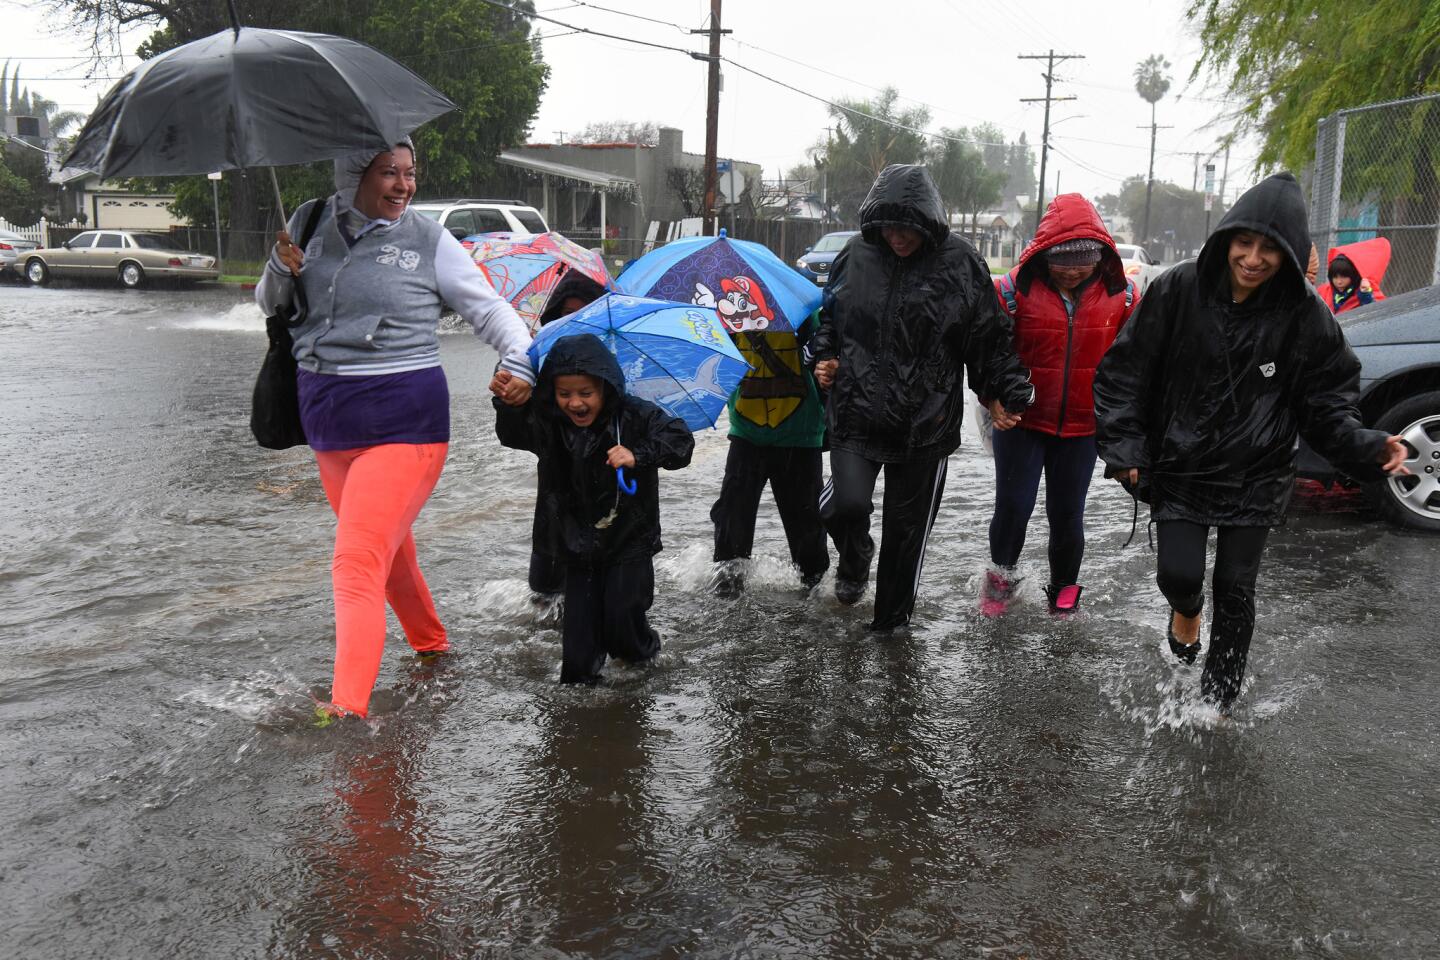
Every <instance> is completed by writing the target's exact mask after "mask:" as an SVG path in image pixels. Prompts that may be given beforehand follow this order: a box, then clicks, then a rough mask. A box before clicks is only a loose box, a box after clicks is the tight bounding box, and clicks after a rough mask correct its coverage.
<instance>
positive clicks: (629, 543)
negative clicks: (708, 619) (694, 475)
mask: <svg viewBox="0 0 1440 960" xmlns="http://www.w3.org/2000/svg"><path fill="white" fill-rule="evenodd" d="M504 377H505V374H504V373H503V371H502V372H501V373H499V374H497V375H496V381H497V382H495V383H492V385H491V389H492V391H493V390H495V389H496V388H497V387H500V388H503V386H504ZM494 402H495V410H496V414H495V433H496V434H497V435H498V436H499V438H500V442H501V443H502V444H503V445H505V446H507V447H513V448H515V449H517V450H529V451H530V452H532V453H534V454H535V455H536V456H537V457H539V458H540V489H539V508H538V510H537V516H536V520H537V523H536V525H535V535H536V537H537V540H536V542H535V544H534V548H535V550H537V551H541V552H544V553H546V554H548V555H550V556H556V557H560V558H561V559H562V560H563V561H564V564H565V626H564V640H563V648H564V652H563V660H562V664H561V669H560V682H561V683H594V682H595V681H597V680H599V679H600V670H601V668H602V667H604V665H605V659H606V657H607V656H613V657H617V658H619V659H621V660H626V661H629V662H632V663H638V662H643V661H646V660H649V659H651V658H652V657H654V656H655V655H656V654H657V653H659V652H660V638H659V636H658V635H657V634H656V633H655V631H654V630H652V629H651V628H650V624H649V622H648V621H647V620H646V617H645V612H646V611H647V610H649V609H650V605H651V603H653V602H654V599H655V566H654V559H653V558H654V556H655V554H657V553H659V552H660V548H661V544H660V495H659V469H660V468H662V467H663V468H664V469H666V470H678V469H680V468H681V467H684V466H686V465H687V464H689V462H690V454H691V452H692V451H693V450H694V449H695V441H694V439H693V438H692V437H691V436H690V430H689V429H688V428H687V427H686V426H685V423H684V421H683V420H679V419H677V418H675V417H672V416H670V415H669V414H668V413H666V412H665V411H663V410H661V409H660V408H659V407H657V406H656V405H655V404H653V403H650V402H649V401H648V400H642V399H640V398H639V397H631V396H626V395H625V378H624V376H623V375H622V374H621V372H620V365H619V364H618V363H617V362H616V361H615V357H614V356H613V355H612V354H611V353H610V351H609V350H607V349H606V348H605V345H604V344H603V343H601V342H600V340H599V338H597V337H594V336H592V335H590V334H583V335H579V336H572V337H563V338H561V339H560V340H559V341H557V342H556V343H555V345H554V346H553V347H552V348H551V350H550V353H549V355H548V356H547V357H546V358H545V361H544V365H543V367H542V368H541V373H540V377H539V380H538V381H537V383H536V386H535V390H534V392H533V393H532V395H531V398H530V400H529V402H527V403H526V404H524V405H523V406H507V405H505V404H504V403H502V401H501V400H500V398H499V397H498V396H497V397H496V399H495V401H494ZM622 467H623V468H624V470H625V476H626V478H627V480H629V481H633V483H634V484H635V492H634V493H633V494H627V493H623V492H622V491H621V490H620V488H619V478H618V477H617V475H616V469H617V468H622ZM542 515H543V518H544V522H543V523H541V522H539V521H540V520H541V517H542ZM542 538H543V539H544V540H545V541H547V542H544V543H542V542H540V540H541V539H542Z"/></svg>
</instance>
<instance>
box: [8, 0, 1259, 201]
mask: <svg viewBox="0 0 1440 960" xmlns="http://www.w3.org/2000/svg"><path fill="white" fill-rule="evenodd" d="M597 2H600V5H601V7H604V8H609V9H608V10H607V9H601V8H600V7H597V6H595V5H593V4H589V3H584V4H574V3H569V2H567V0H538V2H537V4H536V6H537V9H538V10H539V12H541V13H543V14H545V15H547V16H551V17H554V18H555V19H556V20H561V21H564V22H566V23H567V24H573V25H575V26H577V27H585V28H588V29H591V30H597V31H603V32H606V33H612V34H619V35H623V36H627V37H633V38H637V39H641V40H646V41H649V42H652V43H657V44H662V45H665V46H673V47H679V48H682V49H686V50H701V51H703V50H704V49H705V48H706V43H707V40H706V38H705V37H704V36H698V35H697V36H691V35H690V34H689V32H688V31H689V30H690V29H692V28H701V27H704V26H705V25H706V23H707V20H708V17H709V9H710V4H709V0H597ZM239 4H240V6H241V8H242V9H243V8H244V0H239ZM37 6H38V5H37V4H34V3H18V2H16V0H0V19H3V21H4V22H5V24H6V29H5V31H4V39H0V61H4V60H7V59H8V60H12V61H15V62H17V63H18V64H19V65H20V69H21V74H22V79H23V81H24V82H25V83H27V84H28V85H29V86H30V87H31V88H32V89H34V90H37V91H39V92H40V93H42V94H43V95H45V96H46V97H48V98H50V99H52V100H58V101H60V102H61V103H62V104H63V105H65V107H66V108H67V109H79V110H87V109H89V108H91V107H93V106H94V103H95V98H96V97H97V95H99V94H100V93H103V91H104V89H106V88H107V87H108V86H109V85H110V82H111V81H109V80H100V81H85V80H84V79H83V73H84V71H83V67H82V61H81V60H80V59H77V58H79V57H80V56H81V55H82V54H83V51H84V44H83V41H82V38H79V37H74V36H66V35H64V34H63V33H59V34H57V33H55V32H53V30H52V28H51V27H50V26H49V25H48V24H47V22H46V21H45V19H44V18H43V16H42V15H41V12H40V11H38V10H37V9H35V8H36V7H37ZM1184 7H1185V0H1152V2H1145V0H1129V2H1127V3H1124V4H1098V3H1086V2H1076V0H1063V2H1059V0H894V2H890V3H888V4H886V3H858V2H855V0H828V2H824V0H816V2H809V3H800V2H795V0H725V2H724V12H723V23H722V25H723V26H725V27H726V28H728V29H732V30H734V33H733V34H732V35H731V36H730V37H729V38H727V39H726V40H725V41H724V42H723V43H722V47H721V52H722V54H723V55H724V56H726V57H728V58H730V59H731V60H734V61H735V62H736V63H737V64H743V65H744V66H745V67H748V68H751V69H752V70H754V71H758V72H759V73H762V74H765V75H767V76H768V77H771V78H773V80H774V81H779V82H780V83H783V84H788V85H789V87H793V88H795V89H793V90H792V89H787V88H786V87H785V86H781V85H780V84H779V83H775V82H772V81H771V80H766V79H762V78H761V77H759V76H755V75H754V74H752V73H748V72H746V71H745V70H742V69H740V68H739V67H737V66H735V65H730V64H727V65H724V67H723V72H724V92H723V94H722V95H721V106H720V153H721V155H722V156H733V157H735V158H737V159H740V160H747V161H751V162H755V163H759V164H761V165H762V166H763V167H764V169H765V175H766V176H767V177H776V176H779V175H780V173H781V171H783V170H784V169H787V168H789V167H790V166H792V165H794V164H796V163H799V162H802V161H803V160H804V159H805V153H806V149H807V148H808V147H809V146H811V145H812V144H814V143H815V142H816V141H817V140H820V139H823V138H824V136H825V132H824V130H825V127H826V126H827V125H828V124H830V123H833V121H832V120H831V119H830V118H829V115H828V113H827V108H826V106H825V104H824V103H821V102H819V100H817V99H814V98H812V96H807V95H806V94H810V95H813V97H818V98H824V99H830V100H833V99H836V98H837V97H846V98H852V99H854V98H869V97H872V96H874V95H875V94H876V93H877V92H878V90H879V89H880V88H882V87H884V86H887V85H888V86H894V87H896V88H897V89H898V90H899V92H900V95H901V97H902V98H904V99H903V100H902V104H903V105H906V106H913V105H916V104H923V105H925V106H927V107H928V108H929V110H930V115H931V121H930V129H932V130H938V128H939V127H941V126H945V127H960V126H971V125H974V124H976V123H980V122H984V121H989V122H992V123H995V124H998V125H999V126H1000V127H1001V128H1002V129H1003V130H1004V131H1005V134H1006V136H1007V137H1008V138H1010V139H1014V138H1015V137H1018V136H1019V135H1020V133H1021V132H1025V133H1026V134H1028V137H1029V140H1030V142H1031V143H1033V144H1036V145H1037V146H1038V143H1039V140H1040V132H1041V127H1042V122H1043V111H1044V105H1043V104H1039V103H1033V104H1029V103H1021V102H1020V99H1021V98H1022V97H1043V96H1044V93H1045V81H1044V79H1043V78H1042V73H1043V71H1044V62H1043V61H1035V60H1020V59H1018V58H1017V55H1019V54H1043V53H1045V52H1047V51H1048V50H1050V49H1052V48H1053V49H1054V50H1055V51H1056V52H1057V53H1065V54H1081V55H1083V56H1084V58H1085V59H1082V60H1068V61H1065V62H1064V63H1062V64H1059V65H1058V66H1057V68H1056V76H1057V79H1058V82H1057V83H1056V86H1055V94H1056V95H1057V96H1074V97H1076V98H1077V99H1075V100H1073V101H1067V102H1062V103H1056V104H1055V105H1054V106H1053V108H1052V114H1051V123H1052V126H1053V128H1054V130H1053V133H1052V137H1051V142H1052V144H1053V146H1054V148H1055V149H1054V150H1053V151H1052V153H1051V156H1050V161H1049V166H1048V171H1047V176H1046V180H1047V190H1046V194H1047V195H1049V194H1052V193H1053V192H1054V189H1055V182H1056V176H1057V175H1058V176H1059V181H1060V189H1061V190H1062V191H1065V192H1068V191H1072V190H1079V191H1080V192H1082V193H1085V194H1087V195H1090V196H1096V195H1099V194H1103V193H1109V192H1113V191H1114V190H1116V189H1117V188H1118V186H1119V184H1120V181H1122V180H1123V179H1124V178H1125V177H1126V176H1129V175H1132V174H1141V175H1143V174H1144V173H1145V168H1146V162H1147V160H1148V153H1149V130H1148V123H1149V120H1150V111H1149V105H1148V104H1147V103H1146V102H1145V101H1143V100H1141V99H1140V97H1139V96H1138V95H1137V94H1136V93H1135V89H1134V78H1133V73H1134V69H1135V66H1136V64H1137V63H1138V62H1139V61H1141V60H1143V59H1144V58H1145V57H1147V56H1149V55H1150V54H1152V53H1158V54H1161V55H1162V56H1164V57H1166V58H1167V59H1169V60H1170V62H1171V63H1172V64H1173V69H1172V71H1171V72H1172V76H1173V78H1174V83H1173V84H1172V86H1171V89H1170V92H1169V93H1168V94H1167V95H1166V97H1165V98H1164V99H1163V100H1161V101H1160V104H1159V108H1158V111H1157V122H1158V123H1160V124H1162V125H1167V126H1169V127H1170V129H1162V130H1160V132H1159V140H1158V148H1157V152H1156V158H1155V174H1156V177H1157V179H1168V180H1171V181H1173V182H1175V183H1178V184H1180V185H1182V186H1185V187H1189V186H1190V184H1191V181H1192V176H1193V171H1194V169H1195V167H1196V157H1195V151H1199V153H1200V157H1199V163H1200V164H1201V179H1202V180H1203V163H1204V161H1205V158H1206V156H1207V155H1209V154H1210V153H1211V152H1212V151H1213V150H1214V149H1215V143H1216V140H1217V139H1218V138H1219V136H1220V135H1221V134H1223V133H1224V132H1225V131H1226V130H1228V126H1226V125H1225V124H1223V123H1221V124H1218V125H1213V124H1214V121H1215V120H1216V117H1217V115H1218V114H1220V113H1221V112H1222V111H1223V110H1225V108H1226V106H1227V105H1226V104H1225V103H1222V102H1220V101H1218V100H1217V99H1214V98H1217V97H1219V96H1220V95H1221V94H1220V92H1219V91H1218V90H1215V89H1213V88H1207V87H1205V86H1204V85H1203V84H1202V83H1196V84H1189V83H1188V82H1187V78H1188V76H1189V73H1190V69H1191V67H1192V66H1193V64H1194V62H1195V60H1196V57H1197V56H1198V53H1199V50H1200V46H1201V39H1200V38H1199V37H1198V36H1197V35H1196V34H1195V32H1194V31H1193V30H1192V29H1191V28H1190V26H1189V25H1188V24H1187V23H1186V22H1185V20H1184ZM610 11H623V12H624V13H615V12H610ZM1121 11H1123V13H1122V12H1121ZM625 14H629V15H625ZM643 18H651V19H650V20H647V19H643ZM652 20H653V21H663V22H651V21H652ZM537 27H538V32H539V33H540V35H541V36H542V37H548V38H549V39H547V40H545V41H544V56H545V60H546V61H547V62H548V63H549V64H550V67H551V74H550V85H549V89H548V90H547V91H546V92H545V95H544V98H543V100H542V102H541V105H540V112H539V115H538V116H537V117H536V120H535V124H534V126H533V128H532V132H531V137H530V139H531V141H532V142H554V141H555V140H557V139H558V138H559V137H560V136H561V135H562V134H564V135H573V134H574V133H575V132H576V131H579V130H580V129H581V128H583V127H584V126H585V124H586V123H588V122H590V121H592V120H607V119H624V120H653V121H656V122H658V123H661V124H665V125H670V126H675V127H679V128H681V129H682V130H684V132H685V146H686V148H687V149H688V150H691V151H694V152H697V153H698V152H701V151H703V149H704V144H705V70H706V67H705V64H704V63H702V62H700V61H697V60H694V59H691V58H689V57H688V56H685V55H683V54H681V53H678V52H674V51H671V50H662V49H654V48H647V47H642V46H637V45H634V44H630V43H625V42H621V41H617V40H609V39H604V38H601V37H597V36H594V35H590V34H584V33H570V32H569V31H568V30H567V28H566V27H564V26H561V25H559V24H556V23H546V22H538V23H537ZM148 32H149V31H148V29H142V30H139V31H137V32H135V33H133V34H132V35H131V37H130V38H129V39H128V40H127V44H126V52H127V53H131V52H133V50H134V48H135V46H136V44H137V43H138V42H139V40H140V39H143V37H144V36H145V35H146V34H147V33H148ZM135 62H136V61H135V59H134V57H133V56H129V57H127V58H126V59H125V60H124V65H125V67H129V66H133V65H134V63H135ZM119 72H120V70H119V68H118V66H117V67H116V68H115V69H112V70H110V71H107V73H108V74H111V75H113V74H117V73H119ZM797 91H803V92H797ZM1141 127H1145V129H1140V128H1141ZM1254 154H1255V147H1254V144H1253V142H1242V144H1241V145H1240V146H1239V147H1238V148H1237V149H1236V150H1234V151H1232V154H1231V157H1230V182H1229V187H1230V189H1229V191H1228V192H1229V193H1230V194H1231V196H1233V195H1234V194H1235V193H1237V192H1238V191H1239V190H1242V189H1244V187H1245V186H1247V185H1249V184H1250V183H1251V182H1253V180H1254V176H1253V172H1252V170H1251V162H1252V161H1253V158H1254ZM1215 163H1216V164H1217V167H1219V166H1221V165H1222V163H1223V157H1222V156H1217V157H1215ZM1218 176H1219V173H1218V170H1217V177H1218Z"/></svg>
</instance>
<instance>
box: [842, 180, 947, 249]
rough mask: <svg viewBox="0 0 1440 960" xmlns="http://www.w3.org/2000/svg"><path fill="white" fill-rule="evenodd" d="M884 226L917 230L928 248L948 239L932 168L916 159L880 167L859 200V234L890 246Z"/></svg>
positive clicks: (923, 244)
mask: <svg viewBox="0 0 1440 960" xmlns="http://www.w3.org/2000/svg"><path fill="white" fill-rule="evenodd" d="M885 227H908V228H909V229H911V230H915V231H917V232H918V233H919V234H920V243H921V247H922V248H923V249H925V250H933V249H934V248H935V247H938V246H939V245H940V244H942V243H944V242H945V238H946V236H948V235H949V233H950V226H949V224H948V223H947V222H946V219H945V205H944V204H943V203H941V202H940V191H939V190H938V189H936V187H935V181H934V180H931V179H930V171H928V170H926V169H925V168H924V167H922V166H918V165H916V164H913V163H892V164H890V166H888V167H886V168H885V169H884V170H881V171H880V176H878V177H876V178H875V182H874V184H872V185H871V187H870V192H869V193H868V194H866V195H865V202H864V203H862V204H860V235H861V236H862V237H864V238H865V241H866V242H867V243H873V244H877V245H887V246H888V244H887V242H886V239H885V236H884V228H885Z"/></svg>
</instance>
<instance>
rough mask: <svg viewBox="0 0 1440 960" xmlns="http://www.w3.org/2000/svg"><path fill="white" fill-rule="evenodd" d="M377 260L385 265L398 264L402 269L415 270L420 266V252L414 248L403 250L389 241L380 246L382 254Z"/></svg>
mask: <svg viewBox="0 0 1440 960" xmlns="http://www.w3.org/2000/svg"><path fill="white" fill-rule="evenodd" d="M375 262H376V263H378V264H382V265H383V266H387V267H388V266H398V267H399V268H400V269H401V270H414V269H415V268H416V267H418V266H420V254H418V253H416V252H415V251H414V250H401V249H400V248H399V247H397V246H395V245H394V244H393V243H387V244H385V246H383V247H381V248H380V255H379V256H378V257H376V258H375Z"/></svg>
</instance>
